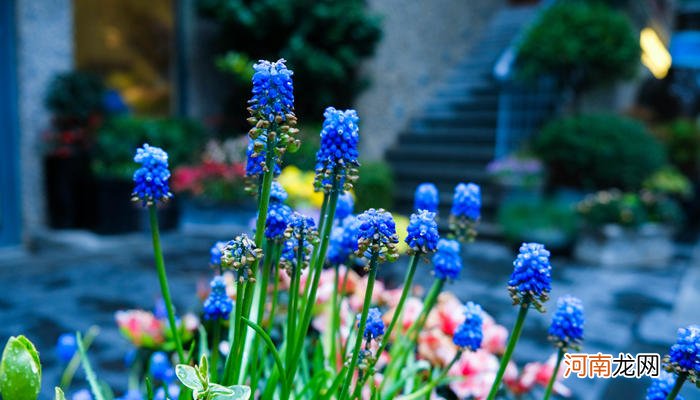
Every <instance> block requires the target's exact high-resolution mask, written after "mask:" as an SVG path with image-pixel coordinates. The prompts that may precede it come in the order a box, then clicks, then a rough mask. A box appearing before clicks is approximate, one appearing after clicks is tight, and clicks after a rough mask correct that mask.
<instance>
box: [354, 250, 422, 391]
mask: <svg viewBox="0 0 700 400" xmlns="http://www.w3.org/2000/svg"><path fill="white" fill-rule="evenodd" d="M420 256H421V253H416V254H413V255H412V256H411V259H410V260H409V261H408V269H407V270H406V278H405V279H404V283H403V290H402V291H401V297H400V298H399V303H398V304H397V305H396V309H395V310H394V316H393V317H391V322H390V323H389V326H388V327H387V329H386V332H384V336H383V338H382V342H381V344H380V345H379V349H378V350H377V357H376V358H375V360H374V362H372V364H371V365H370V368H372V367H374V365H375V364H376V363H377V361H378V360H379V357H380V356H381V354H382V352H383V351H384V349H385V348H386V345H387V344H388V343H389V339H390V338H391V333H392V332H393V331H394V327H396V324H397V323H398V322H399V321H400V320H401V313H402V311H403V306H404V304H405V303H406V299H407V298H408V293H409V292H410V291H411V287H412V286H413V276H414V275H415V274H416V267H417V266H418V261H419V260H420ZM364 380H365V381H366V380H367V376H365V379H364ZM362 384H364V381H363V382H362Z"/></svg>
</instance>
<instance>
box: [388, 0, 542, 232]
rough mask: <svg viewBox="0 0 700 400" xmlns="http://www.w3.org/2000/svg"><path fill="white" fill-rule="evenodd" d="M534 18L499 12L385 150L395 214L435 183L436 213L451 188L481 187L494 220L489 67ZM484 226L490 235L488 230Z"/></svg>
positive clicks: (493, 102)
mask: <svg viewBox="0 0 700 400" xmlns="http://www.w3.org/2000/svg"><path fill="white" fill-rule="evenodd" d="M536 13H537V8H536V7H507V8H504V9H502V10H501V11H499V12H497V13H496V14H495V15H494V17H493V18H492V20H491V21H490V22H489V23H488V24H487V25H486V27H485V28H484V30H483V33H482V36H481V38H480V39H479V40H478V41H477V44H476V45H475V46H474V47H473V48H472V49H471V51H470V52H469V53H468V54H466V56H465V57H464V59H463V60H462V61H461V62H459V63H458V64H457V65H455V67H454V68H453V70H452V71H451V72H450V73H449V74H448V75H447V77H446V79H445V81H444V83H442V84H441V85H440V86H438V87H437V88H436V90H435V92H434V94H433V95H432V97H431V99H430V100H429V101H428V102H427V103H426V104H425V106H424V108H423V110H422V111H421V112H420V113H418V115H416V116H415V117H414V118H413V119H411V121H410V122H409V124H408V125H407V126H406V128H405V129H404V130H403V131H402V132H401V133H400V134H399V136H398V140H397V142H396V143H395V144H394V145H393V146H392V147H390V148H389V149H388V150H387V154H386V158H387V160H388V162H389V163H390V165H391V167H392V169H393V171H394V176H395V182H396V188H397V189H396V204H395V208H396V209H397V210H398V211H400V212H404V213H409V212H410V211H411V209H412V207H413V193H414V190H415V188H416V186H417V185H418V184H420V183H422V182H433V183H435V185H436V186H437V187H438V190H439V191H440V204H441V209H440V213H441V214H442V215H447V214H448V213H449V207H450V205H451V203H452V192H453V189H454V187H455V185H456V184H457V183H459V182H475V183H479V184H480V185H482V197H483V202H484V212H485V220H486V221H488V220H492V217H493V212H494V208H495V204H494V203H495V200H494V196H493V193H492V192H491V191H490V190H489V185H488V179H487V174H486V165H487V164H488V163H489V162H490V161H491V160H492V159H493V158H494V150H495V145H496V129H497V121H498V106H499V92H500V89H499V84H498V82H497V81H496V80H495V79H494V77H493V67H494V64H495V63H496V61H497V60H498V58H499V57H500V55H501V54H502V53H503V52H504V51H505V50H506V49H507V48H508V46H510V45H511V43H512V42H513V40H514V39H515V38H516V37H517V35H518V34H519V33H520V32H521V31H522V30H523V28H524V27H526V26H527V25H528V24H529V23H530V22H531V21H532V20H533V19H534V17H535V16H536ZM444 220H446V218H444V219H443V221H444ZM484 225H485V226H483V228H486V229H487V230H488V229H489V226H490V225H491V224H488V223H486V224H484Z"/></svg>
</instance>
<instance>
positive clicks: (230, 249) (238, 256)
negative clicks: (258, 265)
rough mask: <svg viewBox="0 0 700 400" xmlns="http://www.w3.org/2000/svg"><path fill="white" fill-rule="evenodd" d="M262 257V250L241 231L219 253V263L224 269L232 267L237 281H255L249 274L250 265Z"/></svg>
mask: <svg viewBox="0 0 700 400" xmlns="http://www.w3.org/2000/svg"><path fill="white" fill-rule="evenodd" d="M260 258H262V250H261V249H259V248H258V247H257V246H256V245H255V242H253V241H252V240H251V239H250V238H249V237H248V235H246V234H245V233H242V234H240V235H238V236H236V237H235V238H234V239H233V240H229V241H228V243H226V246H225V247H224V252H223V254H222V255H221V265H222V267H223V268H225V269H232V270H234V271H235V272H236V273H237V274H238V280H239V281H245V280H250V281H253V282H254V281H255V277H253V276H251V273H252V270H251V266H252V265H253V263H255V262H257V261H258V260H260Z"/></svg>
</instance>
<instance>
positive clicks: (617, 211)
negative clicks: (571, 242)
mask: <svg viewBox="0 0 700 400" xmlns="http://www.w3.org/2000/svg"><path fill="white" fill-rule="evenodd" d="M577 209H578V212H579V214H580V215H581V217H582V218H583V220H584V221H585V222H586V225H587V226H588V227H593V228H597V227H601V226H603V225H606V224H618V225H622V226H627V227H638V226H640V225H642V224H645V223H650V222H652V223H659V224H666V225H677V224H679V223H680V222H681V221H682V219H683V212H682V211H681V209H680V206H679V205H678V203H677V202H676V201H675V200H673V199H671V198H669V197H667V196H664V195H661V194H658V193H654V192H651V191H646V190H645V191H641V192H639V193H624V192H621V191H619V190H616V189H613V190H606V191H600V192H597V193H594V194H591V195H588V196H587V197H586V198H585V199H583V200H582V201H581V202H580V203H579V204H578V205H577Z"/></svg>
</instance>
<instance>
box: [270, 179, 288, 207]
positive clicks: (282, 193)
mask: <svg viewBox="0 0 700 400" xmlns="http://www.w3.org/2000/svg"><path fill="white" fill-rule="evenodd" d="M287 197H288V194H287V191H286V190H284V187H282V184H281V183H279V182H277V181H273V182H272V186H271V187H270V203H284V202H285V201H287Z"/></svg>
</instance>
